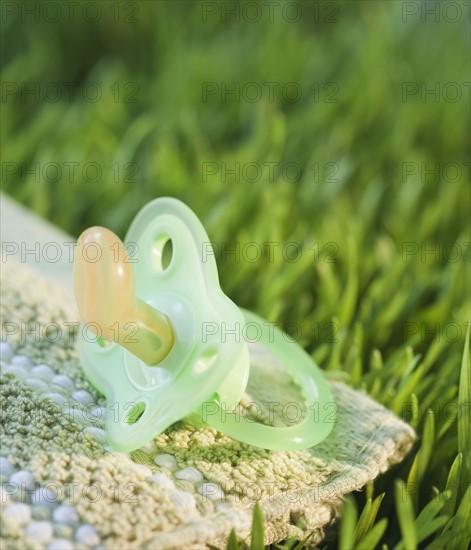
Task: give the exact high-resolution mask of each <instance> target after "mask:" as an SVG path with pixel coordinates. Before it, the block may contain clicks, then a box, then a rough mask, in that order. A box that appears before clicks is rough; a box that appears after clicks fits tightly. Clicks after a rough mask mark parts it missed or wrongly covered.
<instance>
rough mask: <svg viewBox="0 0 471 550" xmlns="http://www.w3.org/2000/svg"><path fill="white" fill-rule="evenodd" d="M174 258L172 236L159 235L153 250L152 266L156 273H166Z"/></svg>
mask: <svg viewBox="0 0 471 550" xmlns="http://www.w3.org/2000/svg"><path fill="white" fill-rule="evenodd" d="M172 258H173V243H172V239H171V238H170V235H167V234H166V233H164V234H162V235H159V236H158V237H157V238H156V239H155V241H154V243H153V245H152V249H151V264H152V267H153V269H154V270H155V271H156V273H162V272H164V271H165V270H166V269H167V268H168V267H169V266H170V264H171V262H172Z"/></svg>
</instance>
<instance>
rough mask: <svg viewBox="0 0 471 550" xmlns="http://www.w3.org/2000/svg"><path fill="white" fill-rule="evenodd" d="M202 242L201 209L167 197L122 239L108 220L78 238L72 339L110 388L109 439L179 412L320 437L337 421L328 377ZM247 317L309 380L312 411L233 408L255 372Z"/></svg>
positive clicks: (121, 446) (257, 433)
mask: <svg viewBox="0 0 471 550" xmlns="http://www.w3.org/2000/svg"><path fill="white" fill-rule="evenodd" d="M169 242H171V245H172V247H171V259H170V261H169V263H168V264H167V262H166V251H167V247H168V243H169ZM209 242H210V241H209V238H208V236H207V234H206V231H205V230H204V228H203V226H202V224H201V222H200V221H199V219H198V218H197V217H196V215H195V214H194V213H193V212H192V211H191V210H190V209H189V208H188V207H187V206H186V205H184V204H183V203H182V202H180V201H178V200H176V199H172V198H161V199H156V200H154V201H152V202H150V203H149V204H148V205H147V206H145V207H144V208H143V209H142V210H141V211H140V212H139V213H138V215H137V216H136V218H135V219H134V221H133V223H132V224H131V227H130V229H129V231H128V234H127V236H126V239H125V243H126V248H125V246H124V245H123V243H122V242H121V241H120V240H119V238H118V237H117V236H116V235H114V234H113V233H112V232H111V231H109V230H108V229H105V228H103V227H92V228H90V229H87V230H86V231H84V232H83V233H82V235H81V236H80V238H79V245H78V247H77V250H76V253H75V261H74V286H75V296H76V301H77V306H78V309H79V313H80V316H81V318H82V321H83V322H84V323H85V328H84V331H83V334H84V335H85V337H84V338H83V339H82V340H80V342H79V349H80V355H81V359H82V366H83V370H84V372H85V374H86V376H87V377H88V378H89V380H90V381H91V383H92V384H93V385H94V386H95V387H96V388H97V389H98V390H99V391H100V392H101V393H103V394H104V395H105V396H106V399H107V408H108V415H107V419H106V432H107V437H108V440H109V443H110V445H111V446H112V447H114V448H116V449H118V450H121V451H132V450H135V449H137V448H139V447H141V446H142V445H144V444H146V443H147V442H149V441H150V440H151V439H153V438H154V437H156V436H158V435H159V434H160V433H162V432H163V431H164V430H166V429H167V428H168V427H169V426H170V425H171V424H173V423H175V422H177V421H179V420H182V419H185V418H186V420H187V421H188V422H190V423H196V424H197V425H210V426H213V427H214V428H216V429H218V430H220V431H221V432H223V433H225V434H227V435H229V436H231V437H233V438H234V439H237V440H239V441H243V442H245V443H249V444H251V445H254V446H257V447H263V448H265V449H273V450H296V449H306V448H308V447H312V446H313V445H317V444H318V443H320V442H321V441H323V440H324V439H325V438H326V437H327V436H328V435H329V433H330V432H331V430H332V428H333V425H334V424H333V421H332V414H331V407H330V406H329V405H332V403H333V399H332V394H331V391H330V389H329V386H328V385H327V383H326V381H325V380H324V378H323V376H322V373H321V371H320V370H319V368H318V367H317V365H316V364H315V363H314V362H313V360H312V359H311V358H310V357H309V355H308V354H307V353H306V352H305V351H304V350H303V349H302V348H301V347H300V346H298V345H297V344H296V343H295V342H294V341H293V340H291V339H290V338H289V337H288V336H287V335H286V334H284V333H283V332H281V331H280V330H279V329H277V328H276V327H274V326H273V325H272V324H270V323H268V322H267V321H265V320H263V319H262V318H260V317H258V316H256V315H254V314H253V313H250V312H248V311H244V310H241V309H239V308H238V307H237V306H236V305H235V304H234V303H233V302H232V301H231V300H230V299H229V298H228V297H227V296H226V295H225V294H224V293H223V292H222V290H221V288H220V286H219V280H218V273H217V267H216V262H215V259H214V256H212V255H206V254H205V255H204V259H203V251H204V250H205V248H204V247H207V246H208V244H209ZM249 325H250V326H253V327H256V329H257V333H258V337H257V342H258V344H261V345H262V346H264V347H265V348H266V350H267V351H268V352H271V353H272V354H273V355H274V356H275V357H276V358H277V359H278V360H279V361H280V362H281V363H282V364H283V365H284V366H285V368H286V370H287V372H288V373H290V374H291V375H292V377H293V378H294V379H295V380H296V381H297V383H298V384H299V385H300V386H301V387H302V389H303V391H304V395H305V399H306V404H305V405H306V408H305V410H306V411H307V413H306V415H305V417H304V419H303V420H301V422H299V423H298V424H296V425H293V426H289V427H272V426H268V425H265V424H261V423H258V422H254V420H253V419H250V418H248V417H246V416H244V415H242V414H241V413H240V411H239V409H240V407H238V403H239V401H240V399H241V397H242V395H243V394H244V391H245V389H246V386H247V382H248V378H249V373H250V353H249V347H248V344H247V342H246V340H245V339H244V338H243V337H242V336H241V335H242V334H244V333H247V331H246V330H245V331H244V330H241V329H242V327H248V326H249ZM222 328H224V330H222ZM273 383H274V384H276V380H274V381H273Z"/></svg>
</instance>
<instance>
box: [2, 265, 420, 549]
mask: <svg viewBox="0 0 471 550" xmlns="http://www.w3.org/2000/svg"><path fill="white" fill-rule="evenodd" d="M1 306H2V309H1V316H2V344H1V346H2V363H1V369H2V373H1V403H2V411H1V414H2V421H1V455H2V458H1V463H0V475H1V482H2V485H1V506H2V514H1V515H2V540H1V541H0V544H1V547H2V548H5V549H7V548H49V549H51V550H52V549H62V550H66V549H68V548H113V549H118V548H143V547H144V548H159V549H160V548H178V549H181V548H207V547H208V546H210V545H211V546H212V547H224V546H225V544H226V541H227V538H228V535H229V533H230V531H231V529H232V528H235V530H236V533H237V536H238V537H239V538H241V539H248V538H249V534H250V527H251V521H252V510H253V506H254V503H255V502H258V503H259V504H260V506H261V509H262V512H263V515H264V520H265V537H266V540H265V543H266V544H269V543H273V542H277V541H280V540H283V539H286V538H288V537H291V536H295V537H299V538H303V537H304V536H306V535H307V534H309V533H311V532H313V536H312V538H311V541H312V543H318V542H319V541H320V540H322V538H323V536H324V530H325V528H326V526H328V525H329V524H331V523H332V522H333V521H334V520H335V518H336V517H338V515H339V513H340V511H341V505H342V497H343V496H344V495H345V494H346V493H349V492H351V491H357V490H360V489H361V488H362V487H363V486H364V485H365V483H367V482H368V481H370V480H373V479H374V478H375V477H376V476H378V475H379V474H380V473H381V472H384V471H385V470H387V469H388V468H389V467H390V466H391V465H392V464H395V463H397V462H399V461H401V460H402V458H403V457H404V456H405V454H406V453H407V452H408V451H409V449H410V447H411V445H412V443H413V440H414V432H413V430H412V429H411V428H410V427H409V426H408V425H407V424H405V423H403V422H402V421H401V420H399V419H398V418H397V417H395V416H394V415H393V414H392V413H391V412H389V411H388V410H386V409H385V408H384V407H382V406H381V405H379V404H378V403H376V402H375V401H373V400H372V399H370V398H369V397H368V396H367V395H366V394H364V393H362V392H359V391H355V390H353V389H351V388H349V387H348V386H346V385H344V384H342V383H339V382H331V386H332V391H333V394H334V397H335V401H336V406H337V411H336V415H337V417H336V424H335V427H334V429H333V432H332V434H331V435H330V436H329V437H328V439H327V440H326V441H324V442H323V443H321V444H320V445H318V446H316V447H314V448H312V449H309V450H305V451H295V452H275V451H267V450H263V449H258V448H255V447H251V446H249V445H246V444H243V443H239V442H237V441H234V440H232V439H231V438H229V437H227V436H225V435H224V434H222V433H219V432H217V431H216V430H215V429H213V428H195V427H192V426H189V425H187V424H185V423H184V422H179V423H177V424H175V425H174V426H172V427H171V428H170V429H169V430H167V432H165V433H164V434H161V435H160V436H159V437H157V438H155V439H154V440H153V441H151V442H150V443H149V444H147V445H146V446H145V447H142V448H141V449H139V450H137V451H135V452H132V453H129V454H126V453H120V452H116V451H114V450H113V449H111V448H110V447H109V446H107V443H106V438H105V433H104V431H103V424H104V418H105V414H111V412H110V410H108V411H107V410H106V408H105V402H104V400H103V397H102V396H100V395H99V394H98V393H97V392H96V391H95V390H94V388H93V387H92V386H91V385H90V384H89V383H88V381H87V380H86V379H85V378H84V375H83V374H82V371H81V368H80V363H79V360H78V357H77V353H76V350H75V340H76V338H77V330H78V329H77V325H75V324H74V322H75V321H77V313H76V311H75V307H74V305H73V297H72V296H71V295H70V294H69V292H68V291H67V290H66V289H63V288H60V287H59V286H58V285H57V283H51V282H50V281H49V280H47V279H44V278H43V277H42V276H40V275H39V274H38V273H36V272H34V271H32V270H30V269H29V268H26V267H25V266H24V265H21V264H18V263H14V262H8V263H6V264H3V265H2V300H1ZM251 356H252V360H253V363H254V364H253V365H252V371H251V372H252V374H251V379H250V382H249V386H248V388H247V395H246V396H245V399H244V401H243V403H242V406H244V403H245V405H246V406H247V407H250V403H251V402H273V401H278V402H279V403H281V404H283V403H289V402H293V401H295V400H296V395H297V392H299V391H300V390H299V388H297V387H296V385H295V384H294V383H293V382H292V381H290V380H285V379H284V376H285V375H284V373H283V370H282V368H281V367H280V365H277V364H276V362H275V361H273V359H272V358H271V356H269V355H268V354H266V353H265V352H264V351H263V350H261V349H260V348H259V349H256V348H254V349H251ZM275 371H276V372H275ZM279 408H282V407H279ZM271 421H272V423H274V424H278V425H280V424H282V423H283V418H280V417H275V418H272V419H271ZM267 422H268V420H267Z"/></svg>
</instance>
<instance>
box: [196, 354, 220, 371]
mask: <svg viewBox="0 0 471 550" xmlns="http://www.w3.org/2000/svg"><path fill="white" fill-rule="evenodd" d="M217 355H218V351H217V349H216V348H208V349H207V350H206V351H204V352H203V353H202V354H201V355H200V356H199V357H198V359H197V360H196V361H195V363H194V365H193V369H194V371H195V372H196V373H197V374H202V373H203V372H206V371H207V370H208V369H209V368H210V367H211V366H212V365H213V364H214V362H215V361H216V358H217Z"/></svg>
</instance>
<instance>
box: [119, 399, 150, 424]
mask: <svg viewBox="0 0 471 550" xmlns="http://www.w3.org/2000/svg"><path fill="white" fill-rule="evenodd" d="M129 409H130V410H129V412H128V414H127V415H126V416H125V417H124V423H125V424H126V425H128V426H131V425H132V424H137V423H138V422H139V420H140V419H141V417H142V415H143V414H144V412H145V410H146V404H145V403H144V402H143V401H140V402H139V403H132V405H129Z"/></svg>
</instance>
